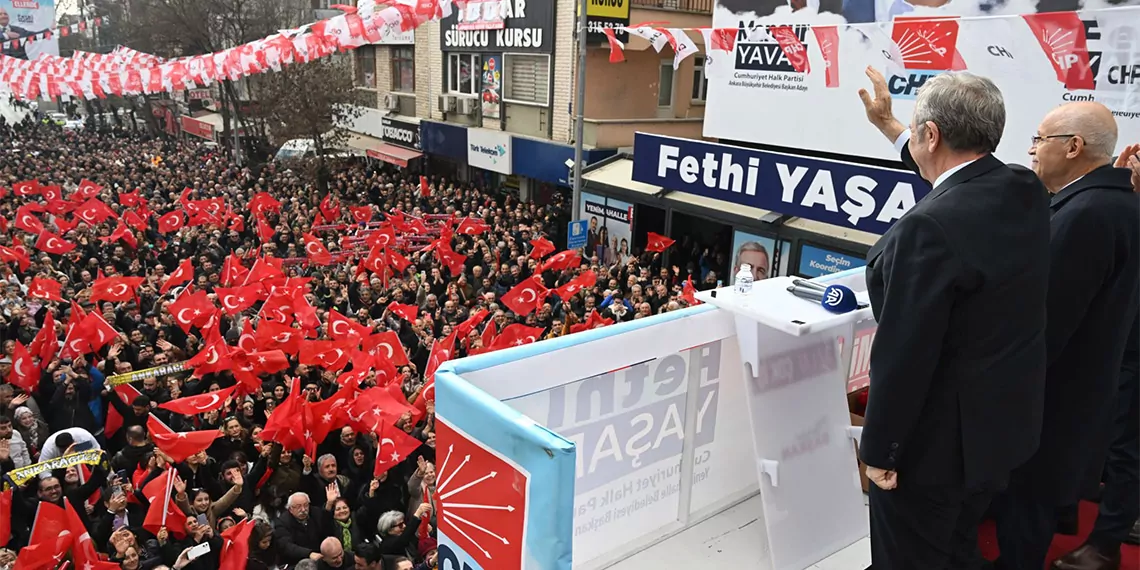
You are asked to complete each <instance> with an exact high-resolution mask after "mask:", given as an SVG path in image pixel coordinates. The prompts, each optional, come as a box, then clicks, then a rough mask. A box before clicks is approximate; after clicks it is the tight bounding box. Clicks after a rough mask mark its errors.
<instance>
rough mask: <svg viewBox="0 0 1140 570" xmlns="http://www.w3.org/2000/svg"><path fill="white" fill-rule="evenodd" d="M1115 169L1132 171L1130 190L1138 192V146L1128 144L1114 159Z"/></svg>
mask: <svg viewBox="0 0 1140 570" xmlns="http://www.w3.org/2000/svg"><path fill="white" fill-rule="evenodd" d="M1113 166H1115V167H1116V168H1128V169H1130V170H1132V190H1133V191H1134V192H1140V144H1130V145H1128V146H1126V147H1124V151H1123V152H1121V153H1120V155H1119V156H1117V157H1116V162H1115V163H1114V164H1113Z"/></svg>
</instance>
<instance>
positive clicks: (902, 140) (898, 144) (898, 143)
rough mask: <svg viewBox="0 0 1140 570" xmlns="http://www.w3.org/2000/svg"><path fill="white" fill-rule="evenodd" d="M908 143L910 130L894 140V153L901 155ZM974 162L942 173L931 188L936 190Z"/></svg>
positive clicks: (964, 163) (972, 161)
mask: <svg viewBox="0 0 1140 570" xmlns="http://www.w3.org/2000/svg"><path fill="white" fill-rule="evenodd" d="M908 142H910V129H907V130H905V131H903V132H902V134H901V135H899V138H897V139H895V152H896V153H898V154H902V149H903V147H904V146H906V143H908ZM976 161H977V159H974V160H970V161H967V162H963V163H962V164H959V165H958V166H955V167H954V168H951V169H950V170H947V171H946V172H943V173H942V175H941V176H939V177H938V179H937V180H935V181H934V184H932V185H931V188H938V185H939V184H942V183H943V182H945V181H946V180H947V179H948V178H950V176H951V175H952V174H954V173H955V172H958V171H959V170H962V169H963V168H966V167H967V166H969V165H971V164H973V163H974V162H976Z"/></svg>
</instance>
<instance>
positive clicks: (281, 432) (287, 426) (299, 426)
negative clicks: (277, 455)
mask: <svg viewBox="0 0 1140 570" xmlns="http://www.w3.org/2000/svg"><path fill="white" fill-rule="evenodd" d="M304 417H305V415H304V409H303V402H302V400H301V389H300V382H299V381H298V380H297V379H296V378H294V379H293V382H292V389H291V390H290V392H289V395H288V396H287V397H286V398H285V401H284V402H282V403H281V405H280V406H277V408H276V409H275V410H273V413H272V414H270V416H269V419H268V420H267V421H266V422H265V429H264V430H262V432H261V439H262V441H276V442H278V443H280V444H281V445H283V446H284V447H285V449H302V448H304V447H305V442H306V437H305V430H306V429H307V428H306V427H305V425H304ZM298 420H300V421H298Z"/></svg>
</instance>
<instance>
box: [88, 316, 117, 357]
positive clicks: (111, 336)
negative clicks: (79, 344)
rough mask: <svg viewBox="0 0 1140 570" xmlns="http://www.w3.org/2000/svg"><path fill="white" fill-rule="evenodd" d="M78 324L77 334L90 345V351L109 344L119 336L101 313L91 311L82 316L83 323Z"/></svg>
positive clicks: (95, 350) (96, 350)
mask: <svg viewBox="0 0 1140 570" xmlns="http://www.w3.org/2000/svg"><path fill="white" fill-rule="evenodd" d="M79 326H80V329H79V331H78V334H81V335H83V338H85V339H87V343H88V344H90V345H91V352H98V351H99V349H101V348H103V347H104V346H107V345H108V344H111V343H112V342H114V341H115V339H116V338H117V337H118V336H119V331H117V330H115V327H113V326H111V324H110V323H108V322H107V321H106V319H104V318H103V315H101V314H99V313H96V312H95V311H91V312H90V313H88V314H87V316H85V317H83V323H82V324H81V325H79Z"/></svg>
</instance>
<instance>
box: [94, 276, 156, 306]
mask: <svg viewBox="0 0 1140 570" xmlns="http://www.w3.org/2000/svg"><path fill="white" fill-rule="evenodd" d="M144 280H145V279H144V278H142V277H103V278H101V279H96V280H95V282H94V283H92V284H91V302H93V303H94V302H98V301H110V302H112V303H122V302H124V301H129V300H131V299H134V298H135V289H138V287H139V285H142V282H143V281H144Z"/></svg>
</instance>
